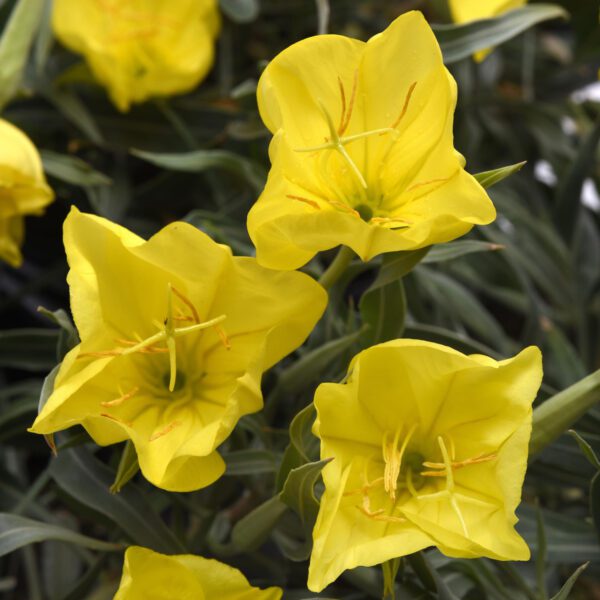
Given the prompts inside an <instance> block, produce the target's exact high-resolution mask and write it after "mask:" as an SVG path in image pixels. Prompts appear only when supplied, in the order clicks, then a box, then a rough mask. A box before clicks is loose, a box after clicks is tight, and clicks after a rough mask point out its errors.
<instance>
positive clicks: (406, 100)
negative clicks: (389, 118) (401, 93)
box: [392, 81, 417, 129]
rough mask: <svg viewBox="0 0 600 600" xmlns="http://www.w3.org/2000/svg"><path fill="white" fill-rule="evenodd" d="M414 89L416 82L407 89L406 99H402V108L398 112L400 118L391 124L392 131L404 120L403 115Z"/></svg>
mask: <svg viewBox="0 0 600 600" xmlns="http://www.w3.org/2000/svg"><path fill="white" fill-rule="evenodd" d="M415 87H417V82H416V81H415V82H414V83H412V84H411V86H410V87H409V88H408V92H407V94H406V98H405V99H404V106H403V107H402V110H401V111H400V116H399V117H398V118H397V119H396V120H395V121H394V122H393V123H392V129H396V127H398V125H400V122H401V121H402V119H403V118H404V115H406V111H407V110H408V105H409V104H410V99H411V97H412V95H413V92H414V91H415Z"/></svg>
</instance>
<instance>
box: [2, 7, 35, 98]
mask: <svg viewBox="0 0 600 600" xmlns="http://www.w3.org/2000/svg"><path fill="white" fill-rule="evenodd" d="M43 12H44V0H19V1H18V2H17V4H16V5H15V7H14V9H13V11H12V13H11V15H10V19H9V21H8V24H7V25H6V27H5V29H4V31H3V32H2V38H1V39H0V110H1V109H2V108H4V106H5V105H6V103H7V102H8V101H9V100H11V99H12V97H13V96H14V95H15V94H16V92H17V91H18V89H19V86H20V85H21V79H22V77H23V72H24V70H25V65H26V63H27V57H28V56H29V50H30V48H31V45H32V43H33V40H34V37H35V34H36V32H37V30H38V27H39V24H40V20H41V18H42V14H43Z"/></svg>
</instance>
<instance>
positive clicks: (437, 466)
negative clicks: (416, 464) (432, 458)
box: [420, 454, 498, 477]
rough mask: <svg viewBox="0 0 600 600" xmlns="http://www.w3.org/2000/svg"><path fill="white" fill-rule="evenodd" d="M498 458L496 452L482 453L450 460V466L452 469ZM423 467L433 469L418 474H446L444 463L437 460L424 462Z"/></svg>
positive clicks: (441, 475) (437, 475)
mask: <svg viewBox="0 0 600 600" xmlns="http://www.w3.org/2000/svg"><path fill="white" fill-rule="evenodd" d="M496 458H498V455H497V454H482V455H480V456H475V457H473V458H466V459H465V460H459V461H452V462H451V463H450V466H451V467H452V469H453V470H456V469H462V468H464V467H468V466H470V465H478V464H480V463H485V462H489V461H491V460H495V459H496ZM423 466H424V467H427V468H428V469H434V470H432V471H422V472H421V473H420V474H421V475H423V477H445V476H446V467H445V465H444V463H439V462H424V463H423Z"/></svg>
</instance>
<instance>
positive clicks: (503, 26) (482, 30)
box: [432, 4, 568, 64]
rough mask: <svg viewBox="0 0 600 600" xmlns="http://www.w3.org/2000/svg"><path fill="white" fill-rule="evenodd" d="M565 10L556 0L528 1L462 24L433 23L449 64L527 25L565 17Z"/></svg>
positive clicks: (494, 43) (524, 28) (502, 39)
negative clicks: (544, 0) (546, 0)
mask: <svg viewBox="0 0 600 600" xmlns="http://www.w3.org/2000/svg"><path fill="white" fill-rule="evenodd" d="M567 17H568V13H567V12H566V11H565V10H564V9H563V8H562V7H561V6H558V5H557V4H530V5H528V6H524V7H522V8H517V9H515V10H511V11H509V12H507V13H504V14H503V15H502V16H500V17H497V18H495V19H482V20H480V21H472V22H470V23H466V24H464V25H433V26H432V29H433V31H434V33H435V36H436V37H437V39H438V42H439V43H440V47H441V49H442V54H443V55H444V62H445V63H446V64H452V63H455V62H458V61H459V60H463V59H464V58H468V57H469V56H471V55H472V54H474V53H475V52H477V51H479V50H485V49H487V48H492V47H494V46H499V45H500V44H502V43H504V42H506V41H508V40H510V39H512V38H514V37H516V36H517V35H519V34H520V33H522V32H523V31H526V30H527V29H529V28H530V27H533V26H534V25H537V24H538V23H541V22H543V21H548V20H550V19H558V18H561V19H566V18H567Z"/></svg>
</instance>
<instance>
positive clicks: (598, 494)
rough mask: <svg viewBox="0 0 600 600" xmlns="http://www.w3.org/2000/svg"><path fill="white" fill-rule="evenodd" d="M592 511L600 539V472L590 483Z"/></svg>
mask: <svg viewBox="0 0 600 600" xmlns="http://www.w3.org/2000/svg"><path fill="white" fill-rule="evenodd" d="M590 513H591V514H592V521H593V522H594V527H595V528H596V535H597V536H598V540H599V541H600V472H598V473H596V474H595V475H594V477H592V482H591V483H590Z"/></svg>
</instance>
